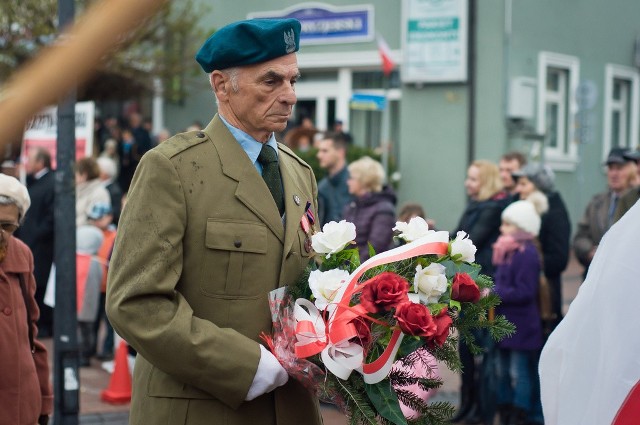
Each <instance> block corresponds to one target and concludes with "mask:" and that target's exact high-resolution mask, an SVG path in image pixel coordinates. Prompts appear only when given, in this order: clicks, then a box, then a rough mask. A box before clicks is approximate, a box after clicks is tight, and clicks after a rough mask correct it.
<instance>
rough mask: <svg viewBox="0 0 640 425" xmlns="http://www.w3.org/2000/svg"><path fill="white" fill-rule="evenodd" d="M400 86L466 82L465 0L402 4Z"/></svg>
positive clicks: (415, 0)
mask: <svg viewBox="0 0 640 425" xmlns="http://www.w3.org/2000/svg"><path fill="white" fill-rule="evenodd" d="M402 24H403V31H402V51H403V56H404V58H403V64H402V74H401V78H402V82H403V83H442V82H460V81H466V80H467V25H468V23H467V0H404V3H403V20H402Z"/></svg>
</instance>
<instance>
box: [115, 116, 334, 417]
mask: <svg viewBox="0 0 640 425" xmlns="http://www.w3.org/2000/svg"><path fill="white" fill-rule="evenodd" d="M279 164H280V171H281V174H282V181H283V185H284V194H285V208H286V213H285V223H286V224H284V225H283V220H282V218H281V217H280V215H279V213H278V209H277V207H276V204H275V202H274V201H273V198H272V197H271V194H270V192H269V190H268V188H267V186H266V184H265V183H264V181H263V180H262V177H261V176H260V174H259V173H258V172H257V171H256V168H255V167H254V165H253V164H252V163H251V161H250V160H249V158H248V156H247V155H246V153H245V152H244V151H243V149H242V147H241V146H240V144H239V143H238V142H237V141H236V140H235V139H234V138H233V136H232V135H231V133H230V132H229V131H228V129H227V128H226V126H225V125H224V123H223V122H222V121H221V120H220V118H219V117H218V116H216V117H214V119H213V120H212V121H211V123H210V124H209V125H208V126H207V128H206V129H205V130H204V131H203V132H191V133H185V134H179V135H177V136H175V137H173V138H171V139H169V140H168V141H166V142H164V143H162V144H161V145H160V146H158V147H157V148H155V149H153V150H151V151H150V152H148V153H147V154H146V155H145V156H144V157H143V158H142V161H141V162H140V164H139V166H138V169H137V171H136V174H135V177H134V180H133V183H132V188H131V191H130V195H129V201H128V203H127V205H126V208H125V209H124V212H123V214H122V218H121V221H120V227H119V229H118V236H117V238H116V245H115V250H114V255H113V259H112V262H111V267H110V272H109V282H108V287H107V312H108V315H109V319H110V320H111V323H112V324H113V326H114V328H115V329H116V330H117V332H118V333H119V334H120V335H122V336H123V337H124V338H125V339H126V340H127V341H128V342H129V343H130V344H131V345H132V346H133V347H134V348H135V349H136V350H137V351H138V357H137V361H136V366H135V370H134V383H133V400H132V404H131V415H130V418H131V419H130V421H131V423H132V424H145V425H147V424H149V425H155V424H167V425H177V424H180V425H182V424H188V425H196V424H198V425H205V424H206V425H212V424H221V425H248V424H261V425H271V424H273V425H298V424H310V425H313V424H319V423H321V422H322V420H321V416H320V413H319V408H318V403H317V400H316V399H315V397H313V396H312V395H311V394H310V393H309V392H308V391H306V390H305V389H304V388H303V387H302V386H301V385H300V384H299V383H297V382H296V381H294V380H293V379H290V380H289V382H288V383H287V384H286V385H285V386H283V387H280V388H278V389H277V390H275V391H274V392H272V393H269V394H266V395H263V396H260V397H258V398H257V399H255V400H253V401H251V402H245V401H244V399H245V397H246V395H247V393H248V390H249V387H250V385H251V383H252V381H253V378H254V376H255V373H256V370H257V367H258V362H259V359H260V349H259V346H258V341H260V340H259V335H260V333H261V332H267V333H269V332H270V331H271V316H270V313H269V306H268V301H267V294H268V292H269V291H271V290H273V289H276V288H278V287H280V286H283V285H287V284H291V283H293V282H294V281H295V279H297V278H298V276H299V274H300V273H301V271H302V270H303V269H304V268H305V266H306V265H307V264H308V262H309V259H310V257H309V253H308V252H306V250H305V248H304V245H305V239H306V234H305V233H304V231H303V230H302V228H301V226H300V218H301V217H302V215H303V214H304V208H305V204H306V202H307V201H310V202H311V203H312V205H313V209H314V211H315V209H316V208H317V205H316V197H317V187H316V183H315V178H314V175H313V172H312V170H311V169H310V167H309V166H308V165H307V164H305V163H304V162H303V161H302V160H300V159H299V158H298V157H296V156H295V155H294V154H293V153H292V152H291V151H290V150H289V149H287V148H286V147H284V146H282V145H279Z"/></svg>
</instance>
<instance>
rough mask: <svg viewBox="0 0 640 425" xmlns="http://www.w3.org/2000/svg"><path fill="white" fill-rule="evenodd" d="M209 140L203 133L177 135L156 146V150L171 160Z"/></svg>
mask: <svg viewBox="0 0 640 425" xmlns="http://www.w3.org/2000/svg"><path fill="white" fill-rule="evenodd" d="M207 140H209V136H207V133H205V132H204V131H189V132H186V133H178V134H176V135H175V136H173V137H171V138H169V139H167V140H166V141H164V142H162V143H161V144H160V145H158V147H157V150H158V151H160V153H162V154H163V155H165V156H167V157H168V158H172V157H174V156H176V155H178V154H179V153H182V152H184V151H185V150H187V149H189V148H192V147H194V146H197V145H199V144H200V143H203V142H206V141H207Z"/></svg>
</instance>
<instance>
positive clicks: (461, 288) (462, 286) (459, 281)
mask: <svg viewBox="0 0 640 425" xmlns="http://www.w3.org/2000/svg"><path fill="white" fill-rule="evenodd" d="M451 299H453V300H456V301H460V302H471V303H477V302H478V300H479V299H480V289H479V288H478V285H477V284H476V282H475V281H474V280H473V279H472V278H471V276H469V275H468V274H467V273H456V274H455V275H454V276H453V285H451Z"/></svg>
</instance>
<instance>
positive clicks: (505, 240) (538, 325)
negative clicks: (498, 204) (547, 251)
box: [493, 194, 548, 425]
mask: <svg viewBox="0 0 640 425" xmlns="http://www.w3.org/2000/svg"><path fill="white" fill-rule="evenodd" d="M534 198H535V199H534ZM547 208H548V206H547V199H546V197H545V196H544V195H542V194H540V198H536V197H534V196H530V197H529V198H528V199H527V200H525V201H516V202H514V203H512V204H511V205H509V206H508V207H507V208H505V210H504V211H503V212H502V225H501V226H500V232H501V236H500V237H499V238H498V240H497V241H496V243H495V244H494V245H493V264H494V265H495V266H496V271H495V275H494V280H495V291H496V293H497V294H498V295H499V296H500V298H501V300H502V302H501V303H500V305H499V306H498V307H496V313H497V314H502V315H504V316H505V317H506V318H507V319H508V320H509V321H510V322H511V323H513V324H514V325H515V326H516V332H515V333H514V334H513V335H512V336H510V337H507V338H505V339H503V340H502V341H500V342H498V391H497V396H498V406H499V407H498V411H499V413H500V421H501V422H500V423H501V424H508V425H512V424H513V425H521V424H522V425H524V424H529V423H534V422H533V420H535V419H536V418H535V415H536V414H537V413H539V411H538V410H539V400H540V395H539V394H535V393H534V392H537V389H538V388H539V384H538V383H537V380H538V374H537V367H536V366H537V359H538V354H539V350H540V349H541V348H542V344H543V342H542V321H541V318H540V311H539V309H538V288H539V279H540V273H541V268H542V264H541V260H540V254H539V252H538V248H537V247H536V245H535V244H536V243H537V240H536V239H537V236H538V233H539V232H540V223H541V220H540V214H541V213H542V212H544V211H545V210H546V209H547Z"/></svg>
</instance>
